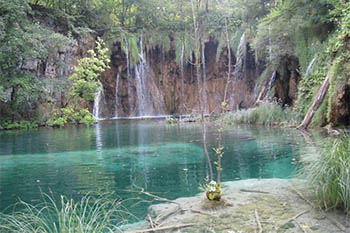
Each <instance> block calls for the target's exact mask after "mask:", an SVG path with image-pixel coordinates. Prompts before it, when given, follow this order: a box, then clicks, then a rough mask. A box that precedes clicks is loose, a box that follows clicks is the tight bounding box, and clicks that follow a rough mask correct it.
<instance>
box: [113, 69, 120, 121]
mask: <svg viewBox="0 0 350 233" xmlns="http://www.w3.org/2000/svg"><path fill="white" fill-rule="evenodd" d="M119 79H120V73H118V74H117V79H116V81H115V107H114V109H115V110H114V117H118V108H119V98H118V89H119Z"/></svg>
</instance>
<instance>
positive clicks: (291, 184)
mask: <svg viewBox="0 0 350 233" xmlns="http://www.w3.org/2000/svg"><path fill="white" fill-rule="evenodd" d="M309 200H312V196H311V192H310V191H309V190H307V188H306V185H305V183H304V181H302V180H297V179H289V180H287V179H262V180H257V179H250V180H242V181H234V182H225V183H223V200H222V201H220V202H209V201H207V200H206V198H205V195H204V193H201V194H199V195H197V196H195V197H189V198H179V199H176V200H174V201H168V203H164V204H158V205H152V206H150V207H149V211H148V212H149V214H148V216H147V217H146V221H145V222H140V223H136V224H132V225H129V226H125V227H124V228H123V231H125V232H130V233H131V232H135V233H136V232H153V231H152V230H151V229H152V228H153V229H154V231H155V230H156V229H164V230H160V231H156V232H188V233H190V232H191V233H194V232H198V233H199V232H236V233H238V232H242V233H243V232H244V233H245V232H279V233H282V232H286V233H289V232H320V233H321V232H322V233H325V232H329V233H338V232H339V233H340V232H350V230H349V229H350V219H349V217H347V216H345V215H344V214H342V213H340V212H337V211H333V212H324V211H320V210H317V209H316V208H314V207H313V206H312V205H313V204H312V202H310V201H309ZM147 230H149V231H147Z"/></svg>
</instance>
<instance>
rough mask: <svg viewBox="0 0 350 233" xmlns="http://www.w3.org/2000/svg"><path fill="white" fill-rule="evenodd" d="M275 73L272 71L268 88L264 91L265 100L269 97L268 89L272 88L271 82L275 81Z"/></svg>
mask: <svg viewBox="0 0 350 233" xmlns="http://www.w3.org/2000/svg"><path fill="white" fill-rule="evenodd" d="M276 74H277V73H276V71H275V72H273V74H272V77H271V79H270V82H269V86H268V88H267V91H266V94H265V97H264V100H266V99H267V98H269V94H270V91H271V89H272V87H273V84H274V83H275V80H276Z"/></svg>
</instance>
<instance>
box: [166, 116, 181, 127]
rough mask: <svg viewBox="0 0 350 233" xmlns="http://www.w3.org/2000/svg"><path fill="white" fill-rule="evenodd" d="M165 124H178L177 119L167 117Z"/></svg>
mask: <svg viewBox="0 0 350 233" xmlns="http://www.w3.org/2000/svg"><path fill="white" fill-rule="evenodd" d="M165 122H166V123H167V124H168V125H176V124H178V123H179V120H178V119H177V118H174V117H167V118H165Z"/></svg>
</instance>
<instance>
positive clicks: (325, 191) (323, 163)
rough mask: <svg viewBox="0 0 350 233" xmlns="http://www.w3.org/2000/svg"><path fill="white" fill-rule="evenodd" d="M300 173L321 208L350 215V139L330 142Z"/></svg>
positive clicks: (310, 159) (308, 160)
mask: <svg viewBox="0 0 350 233" xmlns="http://www.w3.org/2000/svg"><path fill="white" fill-rule="evenodd" d="M305 163H306V164H305V166H304V167H303V169H302V173H303V174H304V175H306V177H307V180H308V182H309V184H310V185H311V189H312V190H314V192H315V195H316V200H317V201H318V204H319V205H320V207H322V208H325V209H333V208H341V209H343V210H344V211H345V213H348V214H350V137H349V136H343V137H341V138H337V139H334V140H332V142H330V143H329V144H328V145H327V146H326V148H325V149H324V150H323V152H322V153H321V154H320V155H318V156H313V157H312V158H311V157H310V158H308V159H307V161H305Z"/></svg>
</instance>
